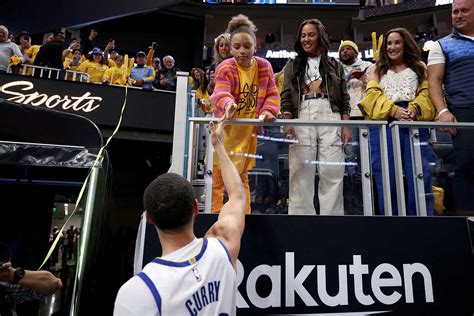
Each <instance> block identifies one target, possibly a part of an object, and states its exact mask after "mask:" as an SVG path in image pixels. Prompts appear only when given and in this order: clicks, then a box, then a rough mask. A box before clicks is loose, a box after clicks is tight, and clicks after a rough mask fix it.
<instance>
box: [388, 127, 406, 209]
mask: <svg viewBox="0 0 474 316" xmlns="http://www.w3.org/2000/svg"><path fill="white" fill-rule="evenodd" d="M391 129H392V143H393V162H394V168H395V183H396V187H397V207H398V215H400V216H406V215H407V211H406V205H405V187H404V185H403V167H402V154H401V150H400V148H401V147H400V146H401V144H400V127H399V126H398V125H396V124H395V125H393V126H392V127H391Z"/></svg>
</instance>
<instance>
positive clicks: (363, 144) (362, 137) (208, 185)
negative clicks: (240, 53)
mask: <svg viewBox="0 0 474 316" xmlns="http://www.w3.org/2000/svg"><path fill="white" fill-rule="evenodd" d="M218 120H219V119H217V118H208V117H190V118H189V124H190V128H189V135H188V139H189V140H190V141H189V147H188V151H187V174H186V175H185V176H186V177H187V178H188V180H190V181H192V180H193V179H192V178H191V177H192V172H191V168H192V166H193V163H194V158H195V152H196V150H195V146H196V143H197V141H196V135H197V133H196V131H197V129H196V128H195V126H196V125H200V124H208V123H209V122H210V121H213V122H217V121H218ZM226 124H229V125H253V126H279V127H280V126H333V127H359V143H360V157H361V174H362V194H363V209H364V215H366V216H370V215H373V195H372V175H371V166H370V157H369V152H370V151H369V127H376V128H378V129H379V134H380V144H381V159H382V179H383V196H384V205H385V215H387V216H389V215H392V209H391V203H390V202H391V199H390V182H389V179H388V174H389V168H388V152H387V143H386V139H387V138H386V126H387V122H386V121H356V120H353V121H352V120H351V121H347V120H314V121H313V120H298V119H294V120H283V119H282V120H276V121H275V122H262V121H260V120H258V119H232V120H228V121H227V123H226ZM205 134H207V135H208V133H205ZM206 144H207V146H206V149H207V151H206V170H205V172H204V177H205V180H204V183H205V192H206V200H205V205H204V212H206V213H210V211H211V204H212V194H211V192H212V174H213V148H212V145H211V144H210V141H209V137H207V140H206ZM173 146H181V144H173ZM275 158H276V157H275Z"/></svg>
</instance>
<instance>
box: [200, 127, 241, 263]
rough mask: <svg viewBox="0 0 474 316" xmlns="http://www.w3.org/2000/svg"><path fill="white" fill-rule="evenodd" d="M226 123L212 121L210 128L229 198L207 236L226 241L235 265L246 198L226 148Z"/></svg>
mask: <svg viewBox="0 0 474 316" xmlns="http://www.w3.org/2000/svg"><path fill="white" fill-rule="evenodd" d="M224 124H225V122H221V123H219V124H214V123H212V122H211V123H210V124H209V128H210V130H211V142H212V145H213V146H214V150H215V151H216V153H217V157H218V158H219V165H220V166H219V167H220V170H221V173H222V179H223V181H224V185H225V188H226V190H227V194H228V196H229V200H228V201H227V202H226V203H225V204H224V206H223V207H222V210H221V211H220V213H219V218H218V220H217V222H216V223H215V224H214V225H212V227H211V228H210V229H209V231H208V232H207V234H206V236H209V237H217V238H219V239H220V240H221V241H223V242H224V243H225V245H226V246H227V249H228V250H229V253H230V256H231V259H232V263H233V264H234V266H235V263H236V262H237V256H238V255H239V250H240V239H241V238H242V234H243V232H244V227H245V203H246V200H245V191H244V188H243V185H242V180H241V178H240V175H239V173H238V172H237V169H236V168H235V166H234V164H233V163H232V161H231V160H230V158H229V156H228V155H227V153H226V151H225V148H224V131H223V128H224V126H223V125H224Z"/></svg>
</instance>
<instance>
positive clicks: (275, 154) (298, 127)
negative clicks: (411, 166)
mask: <svg viewBox="0 0 474 316" xmlns="http://www.w3.org/2000/svg"><path fill="white" fill-rule="evenodd" d="M211 120H212V121H218V119H212V118H196V117H194V118H190V119H189V121H190V126H191V128H190V136H189V138H190V139H192V140H194V142H193V143H192V146H193V149H192V150H190V151H189V152H190V157H189V166H191V170H192V171H191V172H190V181H192V183H193V184H194V187H195V189H196V195H197V197H199V198H200V199H199V200H200V202H201V209H202V210H203V211H205V212H212V211H214V212H217V211H219V209H220V207H221V206H222V204H223V203H224V202H225V200H226V196H225V190H224V188H223V185H222V180H220V170H219V168H218V167H217V161H216V160H215V159H216V157H215V155H214V154H213V149H212V145H210V143H209V137H208V135H209V132H208V131H207V124H208V122H209V121H211ZM227 124H228V125H230V126H229V127H227V128H226V135H230V134H233V135H234V137H235V139H239V138H240V141H235V139H234V144H233V146H230V143H231V142H229V141H226V143H227V144H228V145H227V146H228V154H229V157H230V158H231V160H232V161H233V162H234V164H235V165H236V167H237V169H238V171H239V173H241V176H242V179H243V182H244V186H245V185H246V183H245V182H247V183H248V193H249V194H248V196H249V198H248V209H247V213H251V214H305V215H311V214H314V215H315V214H321V215H373V214H374V203H373V201H374V200H373V197H374V193H373V192H372V177H371V167H370V160H369V157H370V154H369V153H370V151H369V148H370V146H369V141H370V133H369V126H370V127H371V128H373V129H377V130H379V129H381V130H382V132H380V134H381V135H384V131H385V126H386V122H383V121H382V122H378V121H335V120H325V121H307V120H277V121H275V122H273V123H263V122H260V121H259V120H256V119H236V120H232V121H228V122H227ZM342 126H346V127H348V128H350V129H351V132H352V134H355V136H353V137H352V140H350V141H349V142H348V144H347V145H346V146H343V141H342V139H341V127H342ZM290 127H293V128H294V130H295V133H296V137H295V138H292V137H289V135H288V133H287V130H288V128H290ZM235 135H238V136H235ZM240 135H248V136H247V137H240ZM382 143H383V141H382ZM231 147H232V148H231ZM385 149H386V146H385ZM382 151H383V150H382ZM382 156H386V154H383V155H382ZM204 165H205V168H203V167H204ZM382 168H384V166H382ZM385 174H386V173H382V174H381V176H382V178H383V177H384V175H385ZM247 179H248V181H247ZM216 181H217V182H216ZM381 183H383V181H382V182H381ZM387 183H388V182H387ZM383 191H387V192H388V187H387V188H386V190H383ZM381 195H383V192H382V193H381ZM388 211H389V214H391V212H390V209H389V210H388Z"/></svg>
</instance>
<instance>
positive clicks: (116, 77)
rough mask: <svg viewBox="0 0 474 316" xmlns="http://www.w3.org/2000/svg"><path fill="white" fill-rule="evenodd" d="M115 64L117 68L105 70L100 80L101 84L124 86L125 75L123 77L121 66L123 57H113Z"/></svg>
mask: <svg viewBox="0 0 474 316" xmlns="http://www.w3.org/2000/svg"><path fill="white" fill-rule="evenodd" d="M115 64H116V65H117V66H115V67H111V68H109V69H107V70H106V71H105V73H104V77H103V78H102V84H105V85H108V84H117V85H121V86H125V85H126V82H127V75H125V76H124V73H123V70H122V65H123V56H122V55H117V56H116V57H115Z"/></svg>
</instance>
